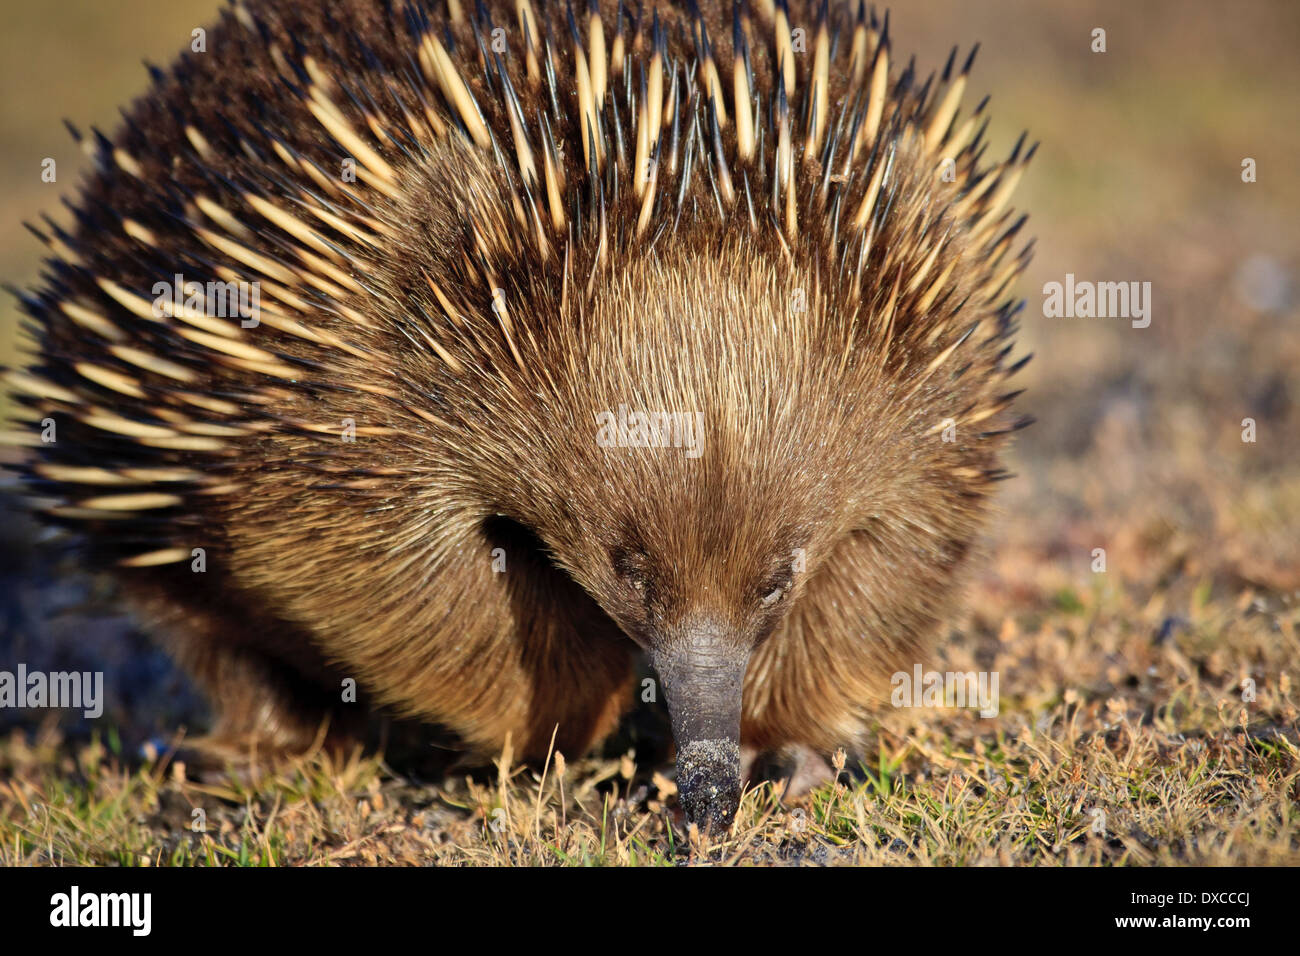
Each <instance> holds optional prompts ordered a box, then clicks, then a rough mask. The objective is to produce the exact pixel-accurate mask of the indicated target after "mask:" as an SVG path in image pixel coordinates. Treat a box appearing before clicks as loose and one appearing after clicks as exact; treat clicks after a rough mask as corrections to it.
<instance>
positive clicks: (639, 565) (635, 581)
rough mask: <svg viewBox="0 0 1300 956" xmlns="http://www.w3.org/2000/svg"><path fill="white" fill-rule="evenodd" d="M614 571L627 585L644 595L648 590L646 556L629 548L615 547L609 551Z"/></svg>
mask: <svg viewBox="0 0 1300 956" xmlns="http://www.w3.org/2000/svg"><path fill="white" fill-rule="evenodd" d="M609 557H610V563H611V564H612V565H613V566H614V573H616V574H617V575H618V576H619V577H620V578H622V579H623V580H624V581H626V582H627V585H628V587H630V588H632V590H634V591H636V592H637V593H638V594H642V595H644V594H645V593H646V591H647V590H649V587H650V583H649V574H648V572H647V570H646V568H647V560H646V556H645V555H644V554H642V553H640V552H639V551H635V550H633V549H631V548H615V549H614V550H613V551H612V552H611V553H610V556H609Z"/></svg>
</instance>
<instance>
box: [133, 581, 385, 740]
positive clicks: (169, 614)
mask: <svg viewBox="0 0 1300 956" xmlns="http://www.w3.org/2000/svg"><path fill="white" fill-rule="evenodd" d="M125 590H126V592H127V596H128V599H129V600H130V602H131V603H132V605H133V606H134V607H135V608H136V609H137V610H138V612H139V614H140V616H141V617H142V618H143V620H144V621H145V622H146V624H147V625H148V626H149V627H151V628H152V629H153V630H154V633H155V634H156V635H157V636H158V638H159V640H160V641H161V642H162V643H163V644H164V645H165V646H166V647H167V648H168V650H169V651H171V653H172V654H173V655H174V657H175V658H176V660H177V662H178V663H179V664H180V666H181V668H182V669H183V670H184V671H185V672H186V673H187V674H188V675H189V677H190V678H191V679H192V680H193V681H194V682H195V683H196V684H197V685H198V687H199V689H200V690H201V691H202V692H203V693H204V695H205V696H206V697H207V699H208V701H209V702H210V704H211V706H212V709H213V721H212V726H211V728H210V729H209V733H208V734H207V735H206V736H205V737H202V738H198V739H197V740H191V741H189V742H188V744H189V746H190V747H191V748H192V749H195V750H197V751H198V752H199V753H201V754H202V753H206V754H208V755H210V756H211V757H212V758H213V759H214V760H218V761H221V762H228V761H229V762H235V763H239V762H241V761H242V759H243V758H245V757H250V758H251V757H252V756H254V755H257V756H258V757H265V756H275V755H290V754H295V753H302V752H305V751H307V750H308V749H310V748H311V746H312V745H313V744H314V743H316V742H318V741H320V740H324V741H326V742H328V743H330V744H336V745H341V744H344V743H346V742H350V741H352V740H354V739H359V738H360V736H361V735H362V734H363V733H364V728H365V723H366V721H365V715H364V713H363V712H362V708H361V707H359V706H355V705H354V706H352V707H350V708H345V707H344V706H343V705H342V704H341V691H340V686H341V685H340V682H339V681H338V680H334V681H331V679H330V668H329V667H328V666H327V665H326V663H325V662H324V660H323V659H321V658H319V657H317V656H316V655H314V654H312V652H311V651H310V648H311V646H312V645H311V642H310V641H309V640H308V639H306V638H305V636H302V635H296V634H293V633H291V631H292V629H291V628H290V627H289V626H288V625H285V624H284V623H283V622H279V621H276V620H274V619H272V618H269V617H263V616H261V615H259V614H257V613H256V612H255V611H251V610H247V609H245V608H244V607H243V606H241V604H240V602H239V601H237V600H232V598H231V597H230V595H226V596H224V597H223V598H221V599H219V600H218V599H215V598H210V597H209V596H208V594H209V592H208V589H207V588H203V589H200V590H196V588H195V584H194V581H193V580H192V579H191V580H188V581H186V580H182V579H179V578H178V579H175V580H170V581H169V580H168V578H166V577H163V578H162V579H161V581H159V582H152V581H151V582H142V581H139V580H137V581H132V580H130V579H129V578H128V579H127V580H126V584H125ZM290 648H292V650H290ZM277 650H281V651H283V656H277ZM331 685H332V686H331ZM323 731H324V733H325V735H326V736H324V737H323V736H322V732H323Z"/></svg>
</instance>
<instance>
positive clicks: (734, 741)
mask: <svg viewBox="0 0 1300 956" xmlns="http://www.w3.org/2000/svg"><path fill="white" fill-rule="evenodd" d="M651 657H652V659H653V661H654V665H655V669H656V670H657V671H658V672H659V678H660V680H661V681H662V683H663V689H664V696H665V697H666V698H667V700H668V712H669V715H670V716H671V717H672V724H673V739H674V740H675V741H676V743H677V790H678V793H679V795H680V799H681V804H682V807H683V808H684V809H685V811H686V817H687V819H688V820H690V821H691V822H692V823H694V824H696V825H697V826H699V827H701V828H702V829H705V830H713V831H715V832H716V831H720V830H725V829H726V828H727V827H729V826H731V821H732V820H733V819H734V818H735V816H736V809H737V807H739V806H740V702H741V690H742V687H743V685H744V680H745V667H746V665H748V663H749V647H747V646H745V645H742V644H739V643H736V642H733V641H731V640H728V639H727V637H726V634H725V632H723V631H720V630H719V629H717V628H714V627H711V626H707V625H706V626H697V627H693V628H691V629H689V630H687V631H686V633H684V634H682V635H680V636H678V637H675V638H674V639H671V640H667V641H664V642H662V643H658V642H657V643H656V644H655V645H654V646H653V647H652V649H651Z"/></svg>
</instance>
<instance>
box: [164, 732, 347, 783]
mask: <svg viewBox="0 0 1300 956" xmlns="http://www.w3.org/2000/svg"><path fill="white" fill-rule="evenodd" d="M271 726H276V727H277V728H278V732H275V733H268V732H267V731H268V730H270V729H271ZM361 746H362V741H361V739H360V738H359V737H358V736H357V735H355V734H353V733H350V732H348V731H347V730H346V729H335V728H331V727H330V725H329V722H328V721H326V720H322V721H321V722H320V724H319V726H318V727H317V728H316V731H315V733H312V734H309V733H307V725H306V724H302V723H295V724H292V725H289V724H284V723H281V724H278V725H275V724H272V725H270V726H266V727H262V728H261V729H260V731H259V732H250V731H248V730H247V729H246V728H243V729H235V727H233V726H231V725H229V724H227V725H226V726H224V727H223V722H222V721H220V720H219V721H218V724H217V726H216V727H215V728H214V729H213V731H212V732H211V733H208V734H203V735H200V736H196V737H191V738H188V739H186V740H185V741H184V742H183V743H182V744H181V745H180V746H179V747H178V748H177V750H176V753H175V755H174V757H173V760H174V761H176V762H179V763H182V764H184V766H185V771H186V774H187V775H188V776H189V777H191V778H192V779H196V780H201V781H204V782H213V783H215V782H224V781H229V780H232V779H234V780H238V781H240V782H241V783H245V784H255V783H256V782H257V781H258V780H260V779H261V778H262V777H263V776H265V775H266V774H267V773H271V772H274V771H276V770H277V769H280V768H282V767H284V766H286V765H288V764H292V763H297V762H299V761H301V760H303V759H307V758H310V757H312V756H314V755H316V754H320V753H329V754H331V755H333V756H336V757H339V758H344V757H346V756H348V755H349V754H351V753H353V752H355V751H356V750H357V749H358V748H360V747H361Z"/></svg>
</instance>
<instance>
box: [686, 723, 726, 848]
mask: <svg viewBox="0 0 1300 956" xmlns="http://www.w3.org/2000/svg"><path fill="white" fill-rule="evenodd" d="M677 790H678V792H679V793H680V794H681V803H682V808H683V809H684V810H685V811H686V817H687V819H689V820H690V821H691V822H692V823H694V824H696V825H697V826H699V827H701V828H703V829H705V830H713V831H717V830H725V829H726V828H727V827H729V826H731V823H732V821H733V820H734V819H735V817H736V810H737V808H738V807H739V806H740V746H739V744H738V743H737V742H736V741H734V740H726V739H713V740H692V741H690V742H689V743H687V744H686V745H685V746H680V747H679V748H678V750H677Z"/></svg>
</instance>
